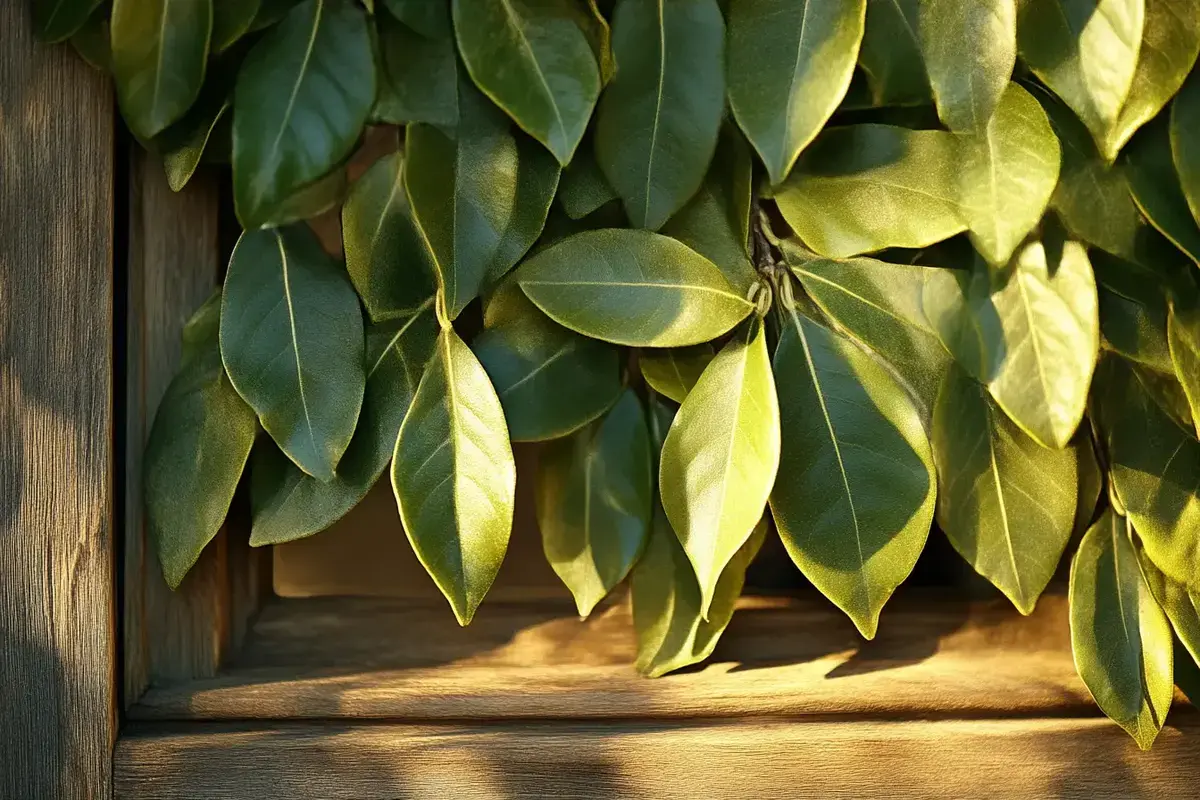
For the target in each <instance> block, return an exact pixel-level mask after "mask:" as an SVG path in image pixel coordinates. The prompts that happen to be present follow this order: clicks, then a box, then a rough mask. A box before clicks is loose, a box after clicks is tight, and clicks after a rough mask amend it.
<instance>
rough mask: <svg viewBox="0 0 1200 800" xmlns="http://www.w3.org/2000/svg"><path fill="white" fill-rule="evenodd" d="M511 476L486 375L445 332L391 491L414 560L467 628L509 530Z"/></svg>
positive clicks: (411, 415)
mask: <svg viewBox="0 0 1200 800" xmlns="http://www.w3.org/2000/svg"><path fill="white" fill-rule="evenodd" d="M516 482H517V472H516V465H515V464H514V462H513V455H512V447H511V446H510V445H509V443H508V434H507V433H506V431H505V424H504V411H503V410H502V409H501V408H500V401H499V400H498V399H497V398H496V393H495V391H493V389H492V385H491V383H489V382H488V377H487V373H485V372H484V371H483V367H481V366H480V365H479V362H478V361H476V360H475V356H473V355H472V354H471V350H470V348H468V347H467V346H466V345H465V344H463V341H462V340H461V339H459V338H458V335H457V334H456V333H455V332H454V330H453V329H452V328H449V327H446V328H443V329H442V332H441V335H440V336H439V337H438V341H437V347H436V348H435V350H434V355H433V358H432V359H430V361H429V365H428V366H427V367H426V368H425V375H424V377H422V378H421V383H420V385H418V386H417V393H416V396H414V397H413V401H412V405H411V406H410V407H409V410H408V415H407V416H405V418H404V424H403V425H401V426H400V436H399V438H397V440H396V452H395V454H394V455H393V457H392V488H393V490H394V491H395V494H396V503H397V504H398V505H399V507H400V520H401V522H403V523H404V531H405V533H406V534H408V541H409V542H410V543H411V544H412V546H413V550H415V551H416V554H417V558H418V559H420V561H421V564H422V565H423V566H424V567H425V569H426V571H427V572H428V573H429V574H430V576H431V577H432V578H433V581H434V583H436V584H437V587H438V589H440V590H441V592H442V594H443V595H445V596H446V599H447V600H449V601H450V606H451V608H453V609H454V616H455V618H456V619H457V620H458V623H459V624H460V625H466V624H468V623H469V622H470V621H471V618H472V617H473V616H474V615H475V610H476V609H477V608H479V604H480V603H481V602H483V597H484V595H485V594H487V591H488V589H489V588H491V585H492V581H494V580H495V579H496V573H497V572H499V570H500V563H501V562H502V561H503V560H504V552H505V550H507V549H508V537H509V534H510V533H511V531H512V517H513V503H514V497H515V492H516Z"/></svg>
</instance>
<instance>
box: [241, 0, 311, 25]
mask: <svg viewBox="0 0 1200 800" xmlns="http://www.w3.org/2000/svg"><path fill="white" fill-rule="evenodd" d="M300 2H301V0H259V4H258V13H257V14H255V15H254V22H253V23H251V25H250V32H251V33H256V32H258V31H261V30H266V29H267V28H270V27H271V26H273V25H275V24H276V23H277V22H279V20H281V19H283V18H284V17H285V16H287V13H288V12H289V11H291V10H292V9H293V8H295V7H296V6H298V5H300Z"/></svg>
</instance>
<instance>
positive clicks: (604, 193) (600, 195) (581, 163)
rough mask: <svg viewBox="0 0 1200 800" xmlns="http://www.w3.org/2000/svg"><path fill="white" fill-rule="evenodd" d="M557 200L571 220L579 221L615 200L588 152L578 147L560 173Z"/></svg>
mask: <svg viewBox="0 0 1200 800" xmlns="http://www.w3.org/2000/svg"><path fill="white" fill-rule="evenodd" d="M558 199H559V201H560V202H561V203H562V207H563V209H564V210H565V211H566V212H567V216H568V217H570V218H571V219H583V218H584V217H586V216H587V215H588V214H591V213H592V212H593V211H595V210H596V209H598V208H600V207H601V206H602V205H604V204H605V203H608V202H610V201H612V200H616V199H617V193H616V192H614V191H613V188H612V187H611V186H609V185H608V181H607V180H606V179H605V177H604V173H603V172H601V171H600V165H599V164H597V163H596V157H595V155H594V154H593V153H592V148H590V147H586V146H585V147H581V148H580V149H579V151H578V152H576V153H575V158H573V159H572V160H571V163H570V164H569V165H567V168H566V169H564V170H563V174H562V183H561V184H560V185H559V189H558Z"/></svg>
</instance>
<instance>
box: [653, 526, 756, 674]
mask: <svg viewBox="0 0 1200 800" xmlns="http://www.w3.org/2000/svg"><path fill="white" fill-rule="evenodd" d="M766 536H767V523H766V520H765V519H764V520H763V521H762V522H760V523H759V524H758V525H757V526H756V527H755V528H754V532H753V533H751V534H750V538H749V539H747V540H746V543H745V544H743V545H742V546H741V547H740V548H738V551H737V552H736V553H734V554H733V558H731V559H729V563H728V564H726V565H725V569H724V571H722V572H721V577H720V578H719V579H718V580H717V586H716V589H715V590H714V591H713V600H712V605H711V606H709V609H708V619H707V620H705V619H704V618H703V617H702V616H701V615H700V585H699V584H698V583H696V575H695V573H693V572H692V565H691V563H690V562H689V561H688V557H687V553H685V552H684V551H683V547H682V546H681V545H680V544H679V539H678V538H677V537H676V536H675V531H673V530H671V523H670V522H669V521H668V520H667V515H666V513H665V512H664V511H663V510H662V506H660V505H658V504H657V503H656V504H655V509H654V522H653V525H652V526H651V530H650V539H649V541H648V542H647V543H646V551H645V552H644V553H643V554H642V557H641V558H640V559H639V560H638V563H637V566H635V567H634V568H633V572H632V574H631V579H630V598H631V600H632V605H633V626H634V629H635V630H636V631H637V637H638V654H637V661H636V663H635V666H636V668H637V671H638V672H640V673H642V674H643V675H645V676H646V677H649V678H658V677H661V676H663V675H666V674H667V673H668V672H672V671H674V670H677V669H680V668H682V667H686V666H689V665H691V664H698V663H699V662H701V661H703V660H704V659H706V658H708V657H709V656H710V655H712V652H713V650H714V649H715V648H716V646H717V641H718V640H719V639H720V637H721V634H722V633H724V632H725V628H726V627H728V625H729V621H730V620H731V619H732V618H733V612H734V608H735V607H736V605H737V600H738V597H739V596H741V594H742V586H743V585H744V584H745V582H746V568H747V567H749V566H750V562H751V561H753V560H754V557H755V556H756V555H757V554H758V551H759V549H760V548H761V547H762V544H763V541H764V540H765V539H766Z"/></svg>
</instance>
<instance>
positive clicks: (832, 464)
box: [771, 311, 937, 639]
mask: <svg viewBox="0 0 1200 800" xmlns="http://www.w3.org/2000/svg"><path fill="white" fill-rule="evenodd" d="M774 367H775V381H776V384H777V386H778V390H779V406H780V423H781V429H782V431H783V448H782V458H781V460H780V464H779V476H780V479H779V480H778V481H777V482H776V484H775V488H774V489H773V490H772V491H771V513H772V514H773V515H774V517H775V526H776V527H777V528H778V529H779V537H780V538H781V539H782V540H783V543H784V546H785V547H786V548H787V551H788V555H790V556H791V557H792V561H794V562H796V566H798V567H799V568H800V571H801V572H803V573H804V576H805V577H806V578H808V579H809V580H810V581H812V583H813V585H814V586H816V587H817V589H819V590H820V591H821V593H822V594H824V595H825V596H826V597H828V598H829V599H830V600H832V601H833V603H834V605H836V606H837V607H838V608H840V609H842V611H845V612H846V614H847V615H848V616H849V617H850V619H851V620H853V621H854V625H855V627H857V628H858V630H859V632H860V633H862V635H863V636H865V637H866V638H868V639H873V638H874V637H875V631H876V628H877V627H878V625H879V612H880V611H881V610H882V609H883V605H884V603H886V602H887V600H888V598H889V597H891V595H892V592H893V591H895V589H896V587H897V586H899V585H900V583H901V582H902V581H903V580H904V579H905V578H907V577H908V575H909V573H910V572H912V568H913V566H914V565H915V564H916V563H917V557H918V556H919V555H920V554H921V550H922V548H924V546H925V539H926V537H927V536H928V535H929V526H930V524H931V523H932V521H933V508H934V499H935V494H936V488H937V487H936V476H935V474H934V468H933V456H932V454H931V453H930V449H929V440H928V439H927V438H926V436H925V428H924V426H923V425H922V422H921V416H920V414H919V413H918V412H917V409H916V407H915V406H914V405H913V403H912V400H911V399H910V398H909V396H908V394H907V392H905V390H904V388H903V387H902V386H901V385H900V384H899V383H898V382H897V381H896V379H895V378H894V377H892V375H891V373H890V372H888V370H887V369H886V368H884V367H883V366H882V365H881V364H880V363H879V362H878V361H876V360H875V359H874V358H872V357H871V355H869V354H868V353H867V352H865V351H864V350H862V349H861V348H859V347H858V346H857V345H856V344H854V343H853V342H851V341H850V340H848V339H845V338H843V337H841V336H838V335H837V334H835V333H834V332H833V331H830V330H829V329H828V328H825V327H823V326H821V325H819V324H817V323H816V322H813V321H812V320H810V319H808V318H807V317H803V316H801V315H799V314H798V313H796V312H795V311H793V312H791V313H790V315H788V316H787V318H786V321H785V324H784V327H783V331H782V333H781V334H780V337H779V345H778V346H777V348H776V350H775V362H774Z"/></svg>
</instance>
